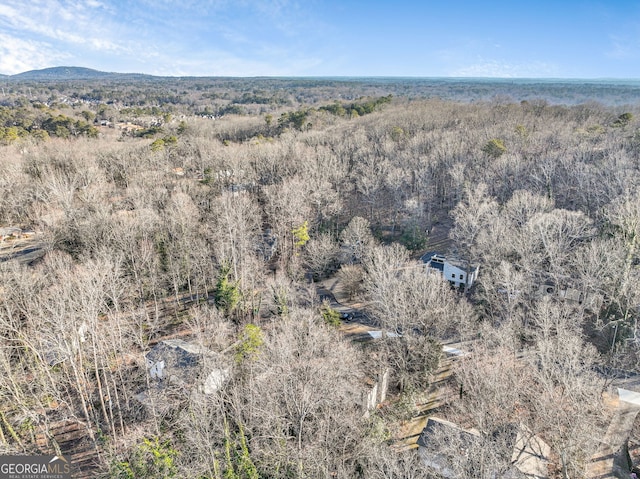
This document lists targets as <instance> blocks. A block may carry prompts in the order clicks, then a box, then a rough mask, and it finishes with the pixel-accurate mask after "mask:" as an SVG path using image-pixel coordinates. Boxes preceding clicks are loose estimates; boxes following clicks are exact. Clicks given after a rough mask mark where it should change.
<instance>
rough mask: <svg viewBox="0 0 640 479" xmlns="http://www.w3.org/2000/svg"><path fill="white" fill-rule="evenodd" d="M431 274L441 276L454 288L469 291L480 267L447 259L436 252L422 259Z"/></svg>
mask: <svg viewBox="0 0 640 479" xmlns="http://www.w3.org/2000/svg"><path fill="white" fill-rule="evenodd" d="M420 259H421V260H422V262H423V263H424V264H425V266H426V268H427V270H428V271H430V272H435V273H437V274H441V275H442V277H443V278H444V279H446V280H447V281H449V283H451V285H452V286H454V287H456V288H459V289H463V290H467V289H469V288H470V287H471V286H472V285H473V283H474V281H475V280H476V279H477V278H478V271H479V269H480V267H479V266H478V265H472V264H470V263H469V262H468V261H464V260H461V259H458V258H452V257H447V256H444V255H442V254H439V253H437V252H435V251H432V252H429V253H425V254H424V255H422V257H421V258H420Z"/></svg>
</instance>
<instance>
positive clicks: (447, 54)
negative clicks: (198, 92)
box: [0, 0, 640, 79]
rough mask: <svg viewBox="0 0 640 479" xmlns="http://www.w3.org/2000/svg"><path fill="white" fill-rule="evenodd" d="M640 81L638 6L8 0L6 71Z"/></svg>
mask: <svg viewBox="0 0 640 479" xmlns="http://www.w3.org/2000/svg"><path fill="white" fill-rule="evenodd" d="M61 65H65V66H82V67H89V68H95V69H97V70H103V71H115V72H137V73H149V74H155V75H172V76H186V75H195V76H207V75H211V76H417V77H515V78H625V79H640V1H638V0H634V1H626V0H607V1H575V0H538V1H529V2H521V1H517V0H511V1H493V2H479V1H470V0H469V1H467V0H459V1H442V0H439V1H435V0H423V1H409V0H396V1H376V0H369V1H362V0H357V1H349V0H343V1H335V0H327V1H322V0H262V1H259V0H182V1H180V0H127V1H120V0H29V1H25V0H2V1H1V2H0V73H4V74H14V73H19V72H23V71H27V70H32V69H39V68H46V67H52V66H61Z"/></svg>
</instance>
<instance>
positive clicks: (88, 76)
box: [8, 67, 153, 81]
mask: <svg viewBox="0 0 640 479" xmlns="http://www.w3.org/2000/svg"><path fill="white" fill-rule="evenodd" d="M8 78H10V79H12V80H36V81H41V80H103V79H119V78H153V77H152V76H151V75H143V74H140V73H109V72H102V71H99V70H93V69H91V68H83V67H52V68H44V69H42V70H30V71H28V72H23V73H18V74H16V75H10V76H8Z"/></svg>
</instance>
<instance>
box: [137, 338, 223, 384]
mask: <svg viewBox="0 0 640 479" xmlns="http://www.w3.org/2000/svg"><path fill="white" fill-rule="evenodd" d="M145 360H146V363H147V368H148V369H149V371H150V374H151V376H152V377H154V378H158V379H164V378H167V379H169V380H170V381H174V382H175V381H177V382H178V383H180V384H190V385H193V384H194V381H196V380H197V379H198V378H203V381H204V383H203V385H202V387H203V391H204V393H205V394H211V393H213V392H215V391H216V390H217V389H219V388H220V387H221V386H222V384H223V383H224V381H225V379H226V378H227V377H228V375H229V370H228V369H225V368H221V367H220V364H219V363H220V357H219V355H218V354H216V353H214V352H213V351H211V350H209V349H207V348H204V347H202V346H200V345H198V344H194V343H189V342H187V341H184V340H182V339H167V340H164V341H161V342H159V343H158V344H156V345H155V346H154V347H153V349H151V351H149V352H148V353H147V354H146V355H145ZM205 371H207V372H206V374H203V373H204V372H205Z"/></svg>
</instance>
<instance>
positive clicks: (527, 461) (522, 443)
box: [418, 417, 550, 479]
mask: <svg viewBox="0 0 640 479" xmlns="http://www.w3.org/2000/svg"><path fill="white" fill-rule="evenodd" d="M503 433H506V436H504V437H505V439H506V440H507V444H508V445H509V446H508V447H509V448H511V449H512V454H511V457H505V460H510V462H511V464H512V466H511V467H509V469H508V470H506V471H505V472H503V473H502V474H501V475H500V476H496V477H500V478H502V479H516V478H523V477H525V476H526V477H535V478H544V477H547V463H548V457H549V456H550V448H549V446H548V445H546V444H545V443H544V441H543V440H542V439H540V438H539V437H537V436H534V435H532V434H525V435H524V436H523V435H522V434H521V433H520V431H519V428H517V427H516V426H515V425H509V426H507V428H506V429H505V430H504V431H503ZM418 446H419V448H420V449H419V452H420V458H421V460H422V463H423V464H424V465H425V466H427V467H429V468H431V469H433V470H434V471H436V472H437V473H438V474H440V475H441V476H444V477H447V478H451V479H454V478H455V479H457V477H458V475H457V474H458V471H457V470H456V467H455V465H456V461H458V458H461V457H464V456H468V455H469V454H470V452H471V451H473V450H474V449H475V450H476V451H478V450H481V449H482V448H483V446H484V445H483V437H482V436H481V434H480V433H479V432H478V431H475V430H470V429H463V428H461V427H460V426H458V425H457V424H454V423H452V422H449V421H446V420H444V419H440V418H435V417H431V418H429V419H428V421H427V425H426V426H425V428H424V429H423V430H422V433H421V434H420V437H419V438H418Z"/></svg>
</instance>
